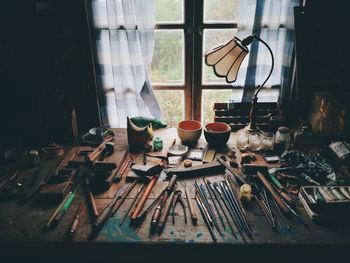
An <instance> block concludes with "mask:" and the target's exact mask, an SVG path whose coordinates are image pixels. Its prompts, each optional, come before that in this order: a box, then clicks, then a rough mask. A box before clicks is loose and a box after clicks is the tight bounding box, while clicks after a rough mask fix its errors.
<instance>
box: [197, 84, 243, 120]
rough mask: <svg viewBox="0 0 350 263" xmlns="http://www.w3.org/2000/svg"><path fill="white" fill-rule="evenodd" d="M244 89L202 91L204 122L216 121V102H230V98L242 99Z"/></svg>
mask: <svg viewBox="0 0 350 263" xmlns="http://www.w3.org/2000/svg"><path fill="white" fill-rule="evenodd" d="M242 95H243V90H242V89H237V90H232V89H225V90H203V92H202V120H203V123H204V124H207V123H209V122H213V121H214V110H213V108H214V103H216V102H228V100H229V99H233V100H234V101H237V102H239V101H241V99H242Z"/></svg>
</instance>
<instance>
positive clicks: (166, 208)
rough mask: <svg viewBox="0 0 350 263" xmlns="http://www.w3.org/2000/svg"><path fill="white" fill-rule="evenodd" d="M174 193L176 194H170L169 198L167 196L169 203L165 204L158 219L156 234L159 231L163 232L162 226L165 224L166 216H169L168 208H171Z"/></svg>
mask: <svg viewBox="0 0 350 263" xmlns="http://www.w3.org/2000/svg"><path fill="white" fill-rule="evenodd" d="M175 193H176V192H171V194H170V196H169V201H168V203H167V204H166V206H165V208H164V211H163V213H162V215H161V217H160V219H159V223H158V234H160V233H161V231H162V230H163V228H164V225H165V222H166V220H167V218H168V215H169V211H170V208H171V207H172V206H173V202H174V197H175Z"/></svg>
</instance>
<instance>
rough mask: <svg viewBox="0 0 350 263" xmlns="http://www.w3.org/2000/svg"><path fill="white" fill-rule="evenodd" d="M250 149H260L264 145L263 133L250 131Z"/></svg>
mask: <svg viewBox="0 0 350 263" xmlns="http://www.w3.org/2000/svg"><path fill="white" fill-rule="evenodd" d="M248 140H249V145H248V147H249V149H250V150H252V151H255V152H257V151H259V150H260V149H261V146H262V134H261V133H260V132H250V133H249V137H248Z"/></svg>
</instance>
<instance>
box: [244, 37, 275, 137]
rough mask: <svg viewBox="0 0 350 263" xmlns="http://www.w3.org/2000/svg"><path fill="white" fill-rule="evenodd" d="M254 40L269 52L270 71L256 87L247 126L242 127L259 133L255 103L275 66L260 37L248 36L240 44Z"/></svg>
mask: <svg viewBox="0 0 350 263" xmlns="http://www.w3.org/2000/svg"><path fill="white" fill-rule="evenodd" d="M254 38H255V39H257V40H258V41H260V42H261V43H263V44H264V45H265V46H266V47H267V49H268V50H269V52H270V55H271V61H272V62H271V69H270V72H269V75H268V76H267V77H266V79H265V81H264V82H263V83H262V85H260V86H258V89H257V91H256V92H255V94H254V96H253V98H252V107H251V108H250V114H249V124H248V125H247V126H246V127H244V128H243V129H244V130H246V131H248V132H261V130H260V129H259V127H258V126H256V123H255V117H256V115H255V111H256V107H257V103H258V93H259V92H260V90H261V89H262V87H263V86H264V85H265V83H266V82H267V81H268V79H269V78H270V76H271V74H272V71H273V67H274V64H275V60H274V56H273V53H272V50H271V48H270V46H269V45H268V44H267V43H266V42H265V41H264V40H262V39H261V38H260V37H258V36H257V35H251V36H248V37H247V38H246V39H243V40H242V43H244V44H246V45H247V44H250V43H251V42H252V41H253V39H254Z"/></svg>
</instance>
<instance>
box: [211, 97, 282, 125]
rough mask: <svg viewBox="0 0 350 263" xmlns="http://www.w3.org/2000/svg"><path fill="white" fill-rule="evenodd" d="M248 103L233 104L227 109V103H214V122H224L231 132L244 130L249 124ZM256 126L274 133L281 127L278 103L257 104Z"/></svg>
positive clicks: (280, 113)
mask: <svg viewBox="0 0 350 263" xmlns="http://www.w3.org/2000/svg"><path fill="white" fill-rule="evenodd" d="M251 106H252V104H251V103H250V102H240V103H234V104H233V108H232V109H229V108H228V103H214V121H215V122H224V123H227V124H229V125H230V126H231V129H232V131H233V132H235V131H238V130H240V129H242V128H244V127H245V126H246V125H247V124H248V123H249V114H250V109H251ZM255 112H256V118H255V119H256V124H257V126H258V127H259V128H260V129H262V130H263V131H269V132H276V130H277V128H278V127H279V126H282V125H283V123H284V119H283V116H282V112H281V110H280V107H279V105H278V103H276V102H259V103H258V104H257V107H256V111H255Z"/></svg>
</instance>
